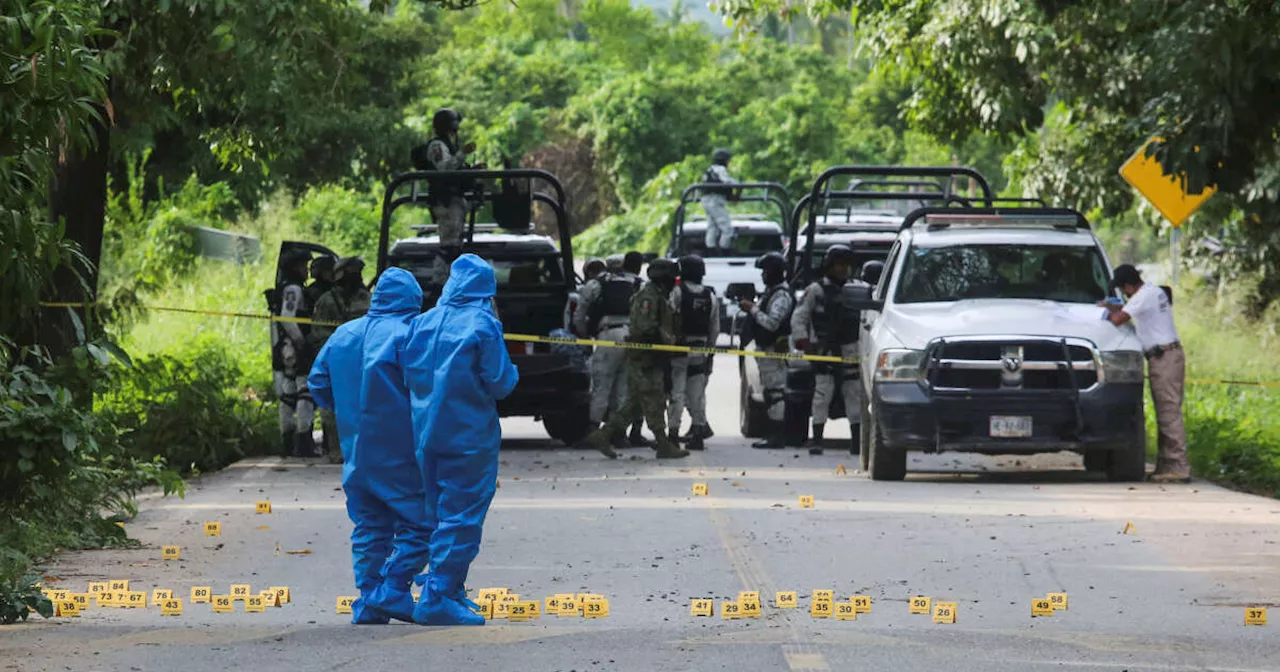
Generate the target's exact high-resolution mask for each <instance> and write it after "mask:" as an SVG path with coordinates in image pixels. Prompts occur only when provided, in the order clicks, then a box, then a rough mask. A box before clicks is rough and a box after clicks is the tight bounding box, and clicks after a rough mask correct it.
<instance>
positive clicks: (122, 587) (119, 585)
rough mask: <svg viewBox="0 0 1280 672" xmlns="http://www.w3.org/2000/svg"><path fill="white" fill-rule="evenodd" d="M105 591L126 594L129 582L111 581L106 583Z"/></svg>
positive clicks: (123, 580)
mask: <svg viewBox="0 0 1280 672" xmlns="http://www.w3.org/2000/svg"><path fill="white" fill-rule="evenodd" d="M107 590H109V591H111V592H113V593H124V592H128V590H129V582H128V580H126V579H112V580H110V581H108V582H107Z"/></svg>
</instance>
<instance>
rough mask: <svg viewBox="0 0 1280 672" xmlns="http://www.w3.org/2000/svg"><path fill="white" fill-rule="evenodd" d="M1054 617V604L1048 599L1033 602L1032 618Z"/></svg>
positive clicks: (1039, 598) (1042, 598)
mask: <svg viewBox="0 0 1280 672" xmlns="http://www.w3.org/2000/svg"><path fill="white" fill-rule="evenodd" d="M1052 615H1053V604H1052V603H1051V602H1049V598H1047V597H1037V598H1036V599H1034V600H1031V617H1032V618H1042V617H1045V616H1052Z"/></svg>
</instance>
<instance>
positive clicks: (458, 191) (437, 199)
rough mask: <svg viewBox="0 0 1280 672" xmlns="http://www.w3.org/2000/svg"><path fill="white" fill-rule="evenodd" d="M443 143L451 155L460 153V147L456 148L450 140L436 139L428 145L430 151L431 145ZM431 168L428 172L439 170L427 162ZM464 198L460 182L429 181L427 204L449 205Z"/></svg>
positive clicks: (432, 139)
mask: <svg viewBox="0 0 1280 672" xmlns="http://www.w3.org/2000/svg"><path fill="white" fill-rule="evenodd" d="M433 142H443V143H444V146H445V147H447V148H448V149H449V155H450V156H453V155H455V154H457V153H458V147H457V146H455V145H454V144H453V143H452V142H450V141H449V139H448V138H440V137H435V138H431V142H428V143H427V149H428V151H429V150H430V148H431V143H433ZM426 165H427V166H429V168H428V170H437V168H436V167H435V166H434V165H432V164H431V162H430V161H427V162H426ZM461 196H462V184H461V182H460V181H459V180H441V179H435V180H432V179H428V180H427V204H428V205H448V204H449V201H451V200H453V199H455V198H459V197H461Z"/></svg>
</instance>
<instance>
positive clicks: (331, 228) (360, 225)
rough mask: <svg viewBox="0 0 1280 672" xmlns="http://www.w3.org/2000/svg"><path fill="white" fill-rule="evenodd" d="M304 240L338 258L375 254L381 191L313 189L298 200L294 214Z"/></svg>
mask: <svg viewBox="0 0 1280 672" xmlns="http://www.w3.org/2000/svg"><path fill="white" fill-rule="evenodd" d="M293 216H294V218H296V220H297V222H298V224H299V226H300V228H301V231H300V233H301V234H302V235H303V236H304V237H305V239H306V240H314V241H318V242H321V243H323V244H324V245H326V246H328V247H330V248H332V249H333V250H334V251H336V252H337V253H338V254H342V255H356V254H359V255H361V256H363V257H364V259H365V260H366V262H370V263H371V262H372V260H373V259H374V258H375V257H376V256H377V253H378V232H379V227H380V224H381V221H382V189H381V188H374V189H372V190H370V191H368V192H366V193H360V192H357V191H355V190H353V189H347V188H344V187H338V186H332V185H328V186H323V187H312V188H311V189H308V190H307V191H306V193H304V194H303V195H302V197H301V198H300V199H298V206H297V209H296V210H295V211H294V213H293Z"/></svg>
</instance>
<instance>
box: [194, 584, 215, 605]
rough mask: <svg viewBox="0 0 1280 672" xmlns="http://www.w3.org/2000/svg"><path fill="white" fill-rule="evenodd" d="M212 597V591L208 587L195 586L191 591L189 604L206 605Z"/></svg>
mask: <svg viewBox="0 0 1280 672" xmlns="http://www.w3.org/2000/svg"><path fill="white" fill-rule="evenodd" d="M212 597H213V589H212V588H210V587H209V586H196V587H194V588H192V589H191V604H208V602H209V600H210V599H212Z"/></svg>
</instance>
